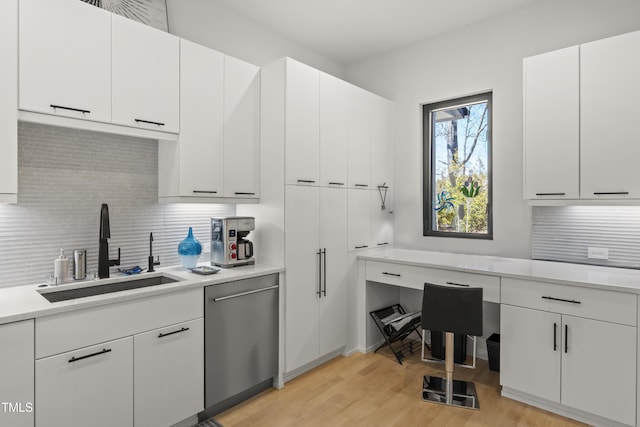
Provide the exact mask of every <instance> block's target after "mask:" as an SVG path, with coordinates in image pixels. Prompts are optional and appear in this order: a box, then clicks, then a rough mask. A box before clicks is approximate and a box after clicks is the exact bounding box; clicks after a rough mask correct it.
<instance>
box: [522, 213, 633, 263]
mask: <svg viewBox="0 0 640 427" xmlns="http://www.w3.org/2000/svg"><path fill="white" fill-rule="evenodd" d="M532 221H533V227H532V233H531V257H532V258H533V259H544V260H553V261H566V262H577V263H583V264H594V265H605V266H615V267H629V268H640V207H639V206H562V207H548V206H545V207H541V206H535V207H533V215H532ZM589 247H600V248H608V249H609V259H608V260H599V259H590V258H587V248H589Z"/></svg>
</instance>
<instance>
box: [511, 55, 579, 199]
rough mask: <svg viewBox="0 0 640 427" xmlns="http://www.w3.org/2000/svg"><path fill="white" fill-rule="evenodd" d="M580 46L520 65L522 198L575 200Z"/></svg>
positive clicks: (577, 193) (539, 57) (534, 58)
mask: <svg viewBox="0 0 640 427" xmlns="http://www.w3.org/2000/svg"><path fill="white" fill-rule="evenodd" d="M579 49H580V48H579V47H578V46H573V47H569V48H566V49H561V50H557V51H554V52H550V53H545V54H542V55H537V56H533V57H530V58H525V60H524V158H525V166H524V169H525V177H524V181H525V188H524V197H525V199H540V198H552V199H578V198H579V196H580V191H579V174H580V170H579V167H580V165H579V158H580V135H579V128H580V126H579V123H580V101H579V99H580V82H579V74H580V70H579V61H580V53H579Z"/></svg>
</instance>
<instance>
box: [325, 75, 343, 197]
mask: <svg viewBox="0 0 640 427" xmlns="http://www.w3.org/2000/svg"><path fill="white" fill-rule="evenodd" d="M348 91H349V83H347V82H345V81H343V80H340V79H338V78H337V77H333V76H331V75H329V74H325V73H320V185H331V186H344V185H346V183H347V141H348V138H347V120H348V117H349V106H348V102H347V101H348V96H349V92H348Z"/></svg>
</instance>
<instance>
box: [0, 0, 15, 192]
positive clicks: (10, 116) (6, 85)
mask: <svg viewBox="0 0 640 427" xmlns="http://www.w3.org/2000/svg"><path fill="white" fill-rule="evenodd" d="M0 58H2V61H0V153H2V156H0V202H16V201H17V200H16V198H17V194H18V108H17V107H18V86H17V85H18V0H9V1H5V2H4V3H3V4H2V14H0Z"/></svg>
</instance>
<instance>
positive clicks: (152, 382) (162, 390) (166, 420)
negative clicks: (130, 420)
mask: <svg viewBox="0 0 640 427" xmlns="http://www.w3.org/2000/svg"><path fill="white" fill-rule="evenodd" d="M133 346H134V380H133V384H134V396H133V397H134V399H133V402H134V411H133V412H134V414H135V418H134V425H135V426H136V427H144V426H148V427H157V426H160V425H173V424H175V423H177V422H178V421H182V420H184V419H186V418H188V417H190V416H192V415H195V414H197V413H198V412H200V411H202V410H203V409H204V322H203V319H196V320H193V321H191V322H186V323H182V324H178V325H173V326H169V327H166V328H162V329H156V330H153V331H150V332H146V333H144V334H139V335H136V336H134V338H133Z"/></svg>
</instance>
